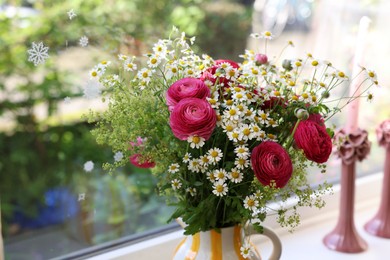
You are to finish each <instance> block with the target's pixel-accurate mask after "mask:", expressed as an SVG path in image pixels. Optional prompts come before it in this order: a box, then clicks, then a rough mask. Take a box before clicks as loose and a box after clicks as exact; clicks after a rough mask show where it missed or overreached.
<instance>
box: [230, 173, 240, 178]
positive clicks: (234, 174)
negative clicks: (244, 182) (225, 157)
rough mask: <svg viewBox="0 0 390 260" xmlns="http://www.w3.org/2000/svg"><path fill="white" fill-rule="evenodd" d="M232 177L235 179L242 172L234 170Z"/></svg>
mask: <svg viewBox="0 0 390 260" xmlns="http://www.w3.org/2000/svg"><path fill="white" fill-rule="evenodd" d="M232 177H233V178H234V179H237V178H238V177H240V174H239V173H238V172H232Z"/></svg>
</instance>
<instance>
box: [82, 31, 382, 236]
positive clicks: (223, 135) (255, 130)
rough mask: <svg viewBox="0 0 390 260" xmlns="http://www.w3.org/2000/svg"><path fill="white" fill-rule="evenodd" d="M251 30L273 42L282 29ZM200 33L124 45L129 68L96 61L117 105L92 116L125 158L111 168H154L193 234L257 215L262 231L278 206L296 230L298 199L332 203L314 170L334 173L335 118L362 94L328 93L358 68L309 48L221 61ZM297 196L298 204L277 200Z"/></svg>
mask: <svg viewBox="0 0 390 260" xmlns="http://www.w3.org/2000/svg"><path fill="white" fill-rule="evenodd" d="M252 37H254V38H258V39H259V41H264V43H265V46H266V44H267V41H269V39H270V38H272V34H271V33H270V32H264V33H262V34H252ZM194 40H195V38H188V37H187V36H186V35H185V34H184V33H180V32H179V31H178V30H177V29H174V30H173V32H172V34H171V36H170V37H169V38H168V39H164V40H158V42H157V43H155V44H154V46H153V48H152V50H153V51H152V52H150V53H148V54H146V55H144V57H142V58H141V59H138V58H137V57H128V56H126V55H125V54H120V55H119V57H118V58H119V59H118V61H116V64H118V67H119V70H117V71H118V73H119V74H114V73H110V70H111V68H112V67H113V66H112V65H111V64H112V63H111V62H107V61H103V62H101V63H100V64H98V65H96V67H94V68H93V69H92V70H91V73H90V75H91V78H93V79H92V81H91V82H92V83H91V84H90V86H89V88H88V91H89V93H100V92H101V93H102V95H103V100H104V101H105V102H106V103H107V106H108V108H107V109H106V110H105V111H103V112H96V111H91V112H90V114H89V115H88V116H87V117H88V119H89V122H94V123H96V128H95V129H94V130H93V134H94V135H95V136H96V139H97V141H98V142H99V143H101V144H108V145H110V146H112V148H113V151H114V152H116V155H117V156H116V157H115V158H116V160H115V162H113V163H106V164H105V165H104V168H106V169H109V170H113V169H115V168H116V167H119V166H121V165H124V164H126V163H128V162H129V161H130V162H131V163H132V164H134V165H136V166H138V167H142V168H152V172H153V173H154V174H155V176H156V177H157V178H158V180H159V186H158V192H159V193H160V194H161V195H166V196H167V198H168V200H169V201H168V202H169V203H170V204H172V205H174V206H175V207H176V210H175V212H174V213H173V215H172V218H181V219H182V220H183V221H184V222H185V223H186V224H187V226H186V228H185V234H195V233H197V232H199V231H207V230H211V229H218V228H222V227H227V226H232V225H235V224H239V223H245V222H248V221H250V222H251V223H252V224H253V225H254V226H255V227H256V228H258V229H259V230H261V223H262V222H263V221H264V219H265V218H266V217H267V215H269V214H274V215H277V219H278V222H279V223H280V225H281V226H288V227H290V228H292V229H293V228H294V227H295V226H296V225H297V224H299V214H298V212H297V208H298V207H299V206H310V207H312V206H315V207H318V208H321V207H323V206H324V205H325V203H324V201H323V200H322V199H321V195H322V194H323V193H325V192H327V191H328V190H329V189H330V185H329V184H327V183H324V184H321V185H319V186H318V187H317V188H316V189H314V188H312V187H311V186H310V184H309V183H308V179H307V168H308V167H309V166H313V165H314V166H316V167H318V169H319V170H320V171H321V172H323V173H324V172H325V170H326V166H325V164H324V163H325V162H326V161H327V160H328V158H329V156H330V154H331V152H332V136H333V131H332V129H330V128H328V127H327V126H326V124H325V122H326V121H327V120H328V119H329V118H330V117H332V116H333V115H334V114H335V113H337V112H339V111H340V109H341V108H342V107H344V106H345V105H346V104H348V103H349V102H350V101H351V100H353V99H354V98H356V97H341V98H339V99H338V101H339V103H338V106H336V107H329V106H328V105H327V104H331V103H327V102H328V101H330V100H329V97H330V96H331V92H332V91H333V90H335V89H337V88H338V87H340V86H342V85H341V84H342V83H343V82H344V81H346V80H348V77H347V76H346V75H345V74H344V73H343V72H342V71H339V70H337V69H335V68H334V67H333V66H332V64H331V63H330V62H327V61H321V60H317V59H315V58H314V57H312V55H310V54H308V55H307V57H306V58H304V59H288V60H287V59H286V60H283V61H280V62H279V61H278V60H275V61H272V60H270V59H269V58H268V56H267V55H266V54H265V53H257V52H254V51H251V50H245V53H244V54H243V55H241V56H240V58H242V61H241V62H240V63H239V62H235V61H231V60H213V59H212V58H211V57H209V56H208V55H201V56H198V55H196V54H195V53H194V51H193V50H192V49H191V46H192V44H193V42H194ZM288 45H290V46H292V43H291V42H289V43H288ZM141 64H146V65H145V66H144V67H141V66H142V65H141ZM364 72H366V75H367V79H369V81H364V82H363V83H367V82H369V84H367V85H368V86H367V87H366V88H364V90H363V91H361V93H362V94H361V96H368V97H370V94H369V93H368V92H367V90H368V88H369V87H370V86H371V85H375V84H377V82H376V75H375V73H374V72H372V71H369V70H366V69H365V68H362V73H364ZM363 86H364V84H362V86H361V87H362V88H363ZM292 197H293V198H295V199H296V205H295V206H293V207H292V208H286V207H283V206H281V207H278V208H277V209H273V208H272V207H270V206H269V205H270V203H272V202H281V203H282V205H283V202H285V201H287V200H288V199H289V198H292Z"/></svg>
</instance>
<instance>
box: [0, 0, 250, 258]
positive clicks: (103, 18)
mask: <svg viewBox="0 0 390 260" xmlns="http://www.w3.org/2000/svg"><path fill="white" fill-rule="evenodd" d="M252 5H253V1H238V0H237V1H233V0H232V1H222V0H221V1H212V0H195V1H190V0H173V1H165V0H131V1H128V0H115V1H114V0H111V1H110V0H71V1H63V0H34V1H32V0H30V1H28V0H25V1H18V0H13V1H12V0H11V1H6V2H5V3H3V4H0V200H1V216H2V218H1V220H2V228H3V236H4V239H5V254H6V259H29V256H30V255H32V254H35V255H36V256H37V258H35V259H47V258H50V257H55V256H60V255H65V254H67V253H72V252H73V251H75V250H77V249H82V248H85V247H89V246H92V245H97V244H100V243H103V242H107V241H111V240H115V239H118V238H121V237H125V236H129V235H132V234H137V233H140V232H143V231H146V230H150V229H153V228H156V227H159V226H161V225H164V224H166V219H168V217H169V215H170V212H171V209H170V208H168V207H166V206H165V204H164V200H163V198H159V197H158V196H157V195H156V192H155V187H156V182H155V180H154V178H153V176H152V175H151V174H149V172H148V171H147V170H142V169H136V168H133V167H131V166H129V167H126V168H121V169H119V170H118V171H117V172H116V173H114V174H113V175H108V173H107V172H104V171H103V170H101V165H102V164H103V163H104V162H107V161H112V160H113V156H114V155H113V152H112V151H111V150H109V149H108V148H107V147H102V146H98V145H97V144H96V141H95V140H94V138H93V137H92V136H91V134H90V132H89V131H90V129H91V127H92V126H91V125H89V124H87V123H86V122H83V121H82V120H81V115H82V114H83V113H85V112H86V111H87V109H88V107H89V106H90V105H91V103H92V104H93V101H90V100H89V101H88V100H84V98H83V97H82V95H83V91H82V88H83V86H84V84H85V81H86V80H87V79H88V71H89V70H90V69H91V68H92V67H93V65H94V64H96V63H98V62H100V61H102V60H103V59H107V60H109V59H110V58H111V59H115V58H116V56H117V55H118V54H119V53H125V54H126V55H140V54H142V53H144V51H145V50H146V49H147V48H148V47H150V44H151V43H153V42H154V41H155V40H156V39H158V38H161V37H166V36H167V35H168V34H169V32H170V31H171V29H172V25H175V26H177V27H178V28H179V29H180V30H183V31H185V32H186V33H187V34H188V35H196V38H197V41H196V45H195V47H194V48H195V49H196V51H198V52H200V53H208V54H209V55H211V56H213V57H214V58H225V59H226V58H227V59H237V58H238V55H239V54H241V53H242V52H243V50H244V49H245V47H246V38H247V36H248V35H249V33H250V29H251V14H252ZM72 9H73V10H74V12H75V13H76V15H77V16H75V17H74V18H73V19H69V17H68V14H67V12H68V11H70V10H72ZM82 36H87V37H88V40H89V44H88V46H87V47H82V46H80V45H79V39H80V38H81V37H82ZM32 42H35V43H39V42H43V43H44V45H45V46H48V47H49V48H50V49H49V55H50V57H49V59H47V61H46V62H45V63H44V64H40V65H38V66H34V64H33V63H31V62H28V55H27V50H28V49H29V48H31V44H32ZM86 161H93V162H94V164H95V167H94V170H92V171H91V172H85V171H84V169H83V166H84V163H85V162H86ZM50 232H56V234H57V236H58V234H61V236H60V237H57V238H55V241H52V243H53V244H52V246H51V247H50V248H49V250H48V249H47V245H45V244H43V245H42V248H39V244H37V243H35V244H34V243H31V240H29V239H31V238H32V237H35V238H39V235H40V234H47V233H50ZM65 237H67V238H68V239H71V240H72V241H73V242H72V243H70V242H69V243H64V241H63V239H64V238H65ZM23 241H26V242H25V243H24V244H23ZM29 243H30V244H29ZM61 243H62V244H61ZM21 247H23V250H20V248H21Z"/></svg>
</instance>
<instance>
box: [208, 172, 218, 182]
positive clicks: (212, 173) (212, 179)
mask: <svg viewBox="0 0 390 260" xmlns="http://www.w3.org/2000/svg"><path fill="white" fill-rule="evenodd" d="M206 176H207V179H208V180H210V181H211V182H212V183H214V182H215V180H216V179H215V176H214V172H207V173H206Z"/></svg>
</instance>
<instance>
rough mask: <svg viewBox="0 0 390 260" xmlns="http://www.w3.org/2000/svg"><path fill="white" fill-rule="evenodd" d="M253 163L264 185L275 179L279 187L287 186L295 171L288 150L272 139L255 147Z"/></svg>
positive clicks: (257, 176)
mask: <svg viewBox="0 0 390 260" xmlns="http://www.w3.org/2000/svg"><path fill="white" fill-rule="evenodd" d="M251 164H252V169H253V171H254V173H255V176H256V178H257V179H258V180H259V181H260V182H261V183H262V184H263V185H270V184H271V182H272V181H273V182H275V184H276V187H277V188H283V187H284V186H286V184H287V183H288V181H289V180H290V178H291V174H292V172H293V166H292V162H291V159H290V156H289V155H288V153H287V152H286V150H284V148H283V147H282V146H281V145H280V144H278V143H276V142H272V141H265V142H262V143H261V144H259V145H258V146H256V147H255V148H254V149H253V151H252V155H251Z"/></svg>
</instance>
